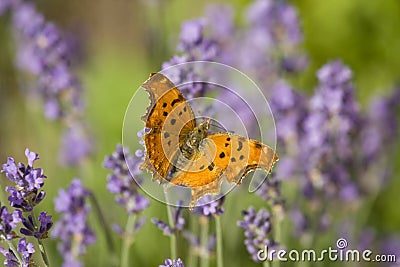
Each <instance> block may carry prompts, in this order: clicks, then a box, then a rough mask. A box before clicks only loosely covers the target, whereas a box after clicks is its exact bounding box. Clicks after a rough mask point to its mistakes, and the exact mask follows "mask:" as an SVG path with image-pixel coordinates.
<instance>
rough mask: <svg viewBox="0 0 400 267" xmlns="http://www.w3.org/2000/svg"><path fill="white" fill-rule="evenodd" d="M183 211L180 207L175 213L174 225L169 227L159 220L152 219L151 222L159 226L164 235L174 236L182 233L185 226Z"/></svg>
mask: <svg viewBox="0 0 400 267" xmlns="http://www.w3.org/2000/svg"><path fill="white" fill-rule="evenodd" d="M182 210H183V209H182V207H181V206H178V207H177V208H176V209H175V211H174V212H173V225H169V224H168V223H166V222H164V221H162V220H160V219H157V218H152V219H151V222H152V223H153V224H154V225H155V226H157V228H158V229H160V230H162V231H163V233H164V235H167V236H170V235H173V234H175V233H176V232H177V231H181V230H182V229H183V227H184V226H185V219H184V218H183V217H182Z"/></svg>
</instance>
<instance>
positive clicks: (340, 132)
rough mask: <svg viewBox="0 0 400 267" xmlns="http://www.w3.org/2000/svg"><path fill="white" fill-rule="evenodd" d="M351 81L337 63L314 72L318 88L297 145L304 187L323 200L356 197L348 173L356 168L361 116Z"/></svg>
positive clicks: (355, 191)
mask: <svg viewBox="0 0 400 267" xmlns="http://www.w3.org/2000/svg"><path fill="white" fill-rule="evenodd" d="M351 78H352V73H351V70H350V69H349V68H348V67H347V66H345V65H343V63H342V62H340V61H332V62H329V63H327V64H326V65H324V66H323V67H322V68H321V69H320V70H319V71H318V79H319V86H318V87H317V90H316V92H315V94H314V96H313V97H312V98H311V100H310V103H309V114H308V115H307V117H306V118H305V119H304V122H303V130H304V135H303V138H302V139H301V140H300V141H299V144H300V146H299V147H300V151H301V152H302V165H303V167H304V169H305V173H306V177H307V178H308V179H309V182H308V183H306V184H307V185H308V186H312V189H313V190H314V189H316V190H317V191H320V190H322V191H323V192H324V194H325V196H327V197H332V196H340V197H341V199H343V200H344V201H352V200H354V199H355V198H357V197H358V195H359V193H358V191H359V190H358V188H357V185H356V184H355V182H354V180H353V179H351V175H350V173H351V167H352V166H356V154H355V153H356V148H355V144H356V143H357V138H358V137H359V135H360V129H361V127H362V116H361V114H360V112H359V108H358V104H357V102H356V101H355V99H354V93H353V84H352V82H351ZM352 162H353V164H352ZM308 192H311V191H310V190H308ZM310 196H311V197H312V195H310Z"/></svg>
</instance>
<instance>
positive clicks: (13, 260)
mask: <svg viewBox="0 0 400 267" xmlns="http://www.w3.org/2000/svg"><path fill="white" fill-rule="evenodd" d="M0 253H1V254H3V255H4V257H5V260H4V266H6V267H19V266H20V264H19V261H18V259H17V257H16V256H15V254H14V252H13V251H12V250H11V249H9V250H5V249H4V248H3V247H1V246H0Z"/></svg>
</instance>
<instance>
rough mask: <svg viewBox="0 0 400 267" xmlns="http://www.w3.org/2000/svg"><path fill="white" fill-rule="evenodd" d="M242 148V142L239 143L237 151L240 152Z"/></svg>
mask: <svg viewBox="0 0 400 267" xmlns="http://www.w3.org/2000/svg"><path fill="white" fill-rule="evenodd" d="M242 148H243V143H242V141H239V143H238V148H237V151H240V150H242Z"/></svg>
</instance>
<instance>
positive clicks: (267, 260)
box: [262, 259, 271, 267]
mask: <svg viewBox="0 0 400 267" xmlns="http://www.w3.org/2000/svg"><path fill="white" fill-rule="evenodd" d="M262 265H263V267H271V263H270V261H269V259H266V260H265V261H263V264H262Z"/></svg>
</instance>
